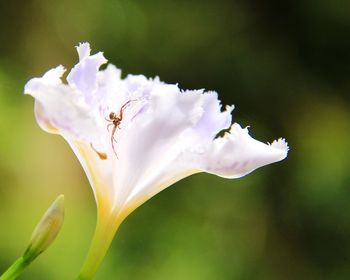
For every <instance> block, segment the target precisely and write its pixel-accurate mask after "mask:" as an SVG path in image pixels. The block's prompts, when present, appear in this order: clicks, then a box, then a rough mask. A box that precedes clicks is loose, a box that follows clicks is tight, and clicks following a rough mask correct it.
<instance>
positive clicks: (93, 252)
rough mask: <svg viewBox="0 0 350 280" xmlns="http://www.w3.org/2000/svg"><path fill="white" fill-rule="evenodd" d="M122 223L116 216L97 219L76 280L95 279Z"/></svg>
mask: <svg viewBox="0 0 350 280" xmlns="http://www.w3.org/2000/svg"><path fill="white" fill-rule="evenodd" d="M121 222H122V221H121V220H120V219H118V217H115V215H111V216H108V217H100V218H98V219H97V224H96V229H95V233H94V237H93V239H92V242H91V245H90V249H89V252H88V254H87V257H86V259H85V262H84V264H83V266H82V268H81V270H80V273H79V276H78V277H77V278H76V280H90V279H93V277H94V275H95V274H96V272H97V269H98V267H99V266H100V264H101V263H102V261H103V258H104V256H105V255H106V253H107V251H108V249H109V247H110V245H111V243H112V241H113V237H114V235H115V233H116V231H117V229H118V228H119V225H120V224H121ZM0 280H2V279H0Z"/></svg>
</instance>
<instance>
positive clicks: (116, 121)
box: [106, 100, 135, 158]
mask: <svg viewBox="0 0 350 280" xmlns="http://www.w3.org/2000/svg"><path fill="white" fill-rule="evenodd" d="M132 101H135V100H129V101H127V102H126V103H124V105H123V106H122V107H121V108H120V110H119V115H117V114H116V113H114V112H110V113H109V115H108V117H109V119H107V118H106V121H108V122H109V124H108V125H107V130H108V131H109V127H110V126H111V125H112V126H113V129H112V133H111V144H112V148H113V151H114V154H115V155H116V157H117V158H118V155H117V152H116V151H115V148H114V142H117V140H116V139H115V138H114V134H115V131H116V130H117V128H119V129H120V123H121V122H122V120H123V113H124V110H125V108H126V106H128V105H129V104H130V102H132Z"/></svg>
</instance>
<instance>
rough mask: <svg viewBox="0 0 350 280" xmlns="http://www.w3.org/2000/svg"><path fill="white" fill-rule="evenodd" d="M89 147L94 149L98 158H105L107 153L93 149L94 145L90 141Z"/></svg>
mask: <svg viewBox="0 0 350 280" xmlns="http://www.w3.org/2000/svg"><path fill="white" fill-rule="evenodd" d="M90 146H91V149H93V150H94V152H95V153H96V154H97V155H98V156H99V158H100V160H106V159H107V154H106V153H103V152H99V151H97V150H96V149H95V147H94V146H93V145H92V143H90Z"/></svg>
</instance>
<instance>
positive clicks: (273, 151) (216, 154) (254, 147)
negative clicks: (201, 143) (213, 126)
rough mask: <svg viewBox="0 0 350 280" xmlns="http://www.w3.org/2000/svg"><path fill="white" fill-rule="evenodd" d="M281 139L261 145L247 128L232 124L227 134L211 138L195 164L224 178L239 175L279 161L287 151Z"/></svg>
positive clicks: (285, 144) (237, 176)
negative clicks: (210, 141) (208, 145)
mask: <svg viewBox="0 0 350 280" xmlns="http://www.w3.org/2000/svg"><path fill="white" fill-rule="evenodd" d="M288 149H289V148H288V144H287V143H286V142H285V140H284V139H279V140H278V141H274V142H273V144H272V145H269V144H264V143H262V142H260V141H257V140H255V139H254V138H252V137H251V136H250V135H249V133H248V128H244V129H243V128H241V126H240V125H239V124H237V123H235V124H233V125H232V127H231V130H230V133H226V134H225V136H224V137H220V138H217V139H215V140H214V141H213V143H212V145H211V146H210V148H209V150H208V151H206V152H205V153H204V154H202V155H200V156H199V157H200V159H201V161H200V162H199V165H198V167H199V168H200V169H201V170H202V171H205V172H208V173H212V174H215V175H218V176H221V177H225V178H239V177H242V176H244V175H246V174H248V173H250V172H252V171H253V170H255V169H256V168H258V167H261V166H264V165H267V164H270V163H273V162H276V161H280V160H283V159H284V158H285V157H286V156H287V153H288Z"/></svg>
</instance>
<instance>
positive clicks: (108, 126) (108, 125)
mask: <svg viewBox="0 0 350 280" xmlns="http://www.w3.org/2000/svg"><path fill="white" fill-rule="evenodd" d="M111 125H114V124H113V123H110V124H107V131H108V132H109V128H110V126H111Z"/></svg>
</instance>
